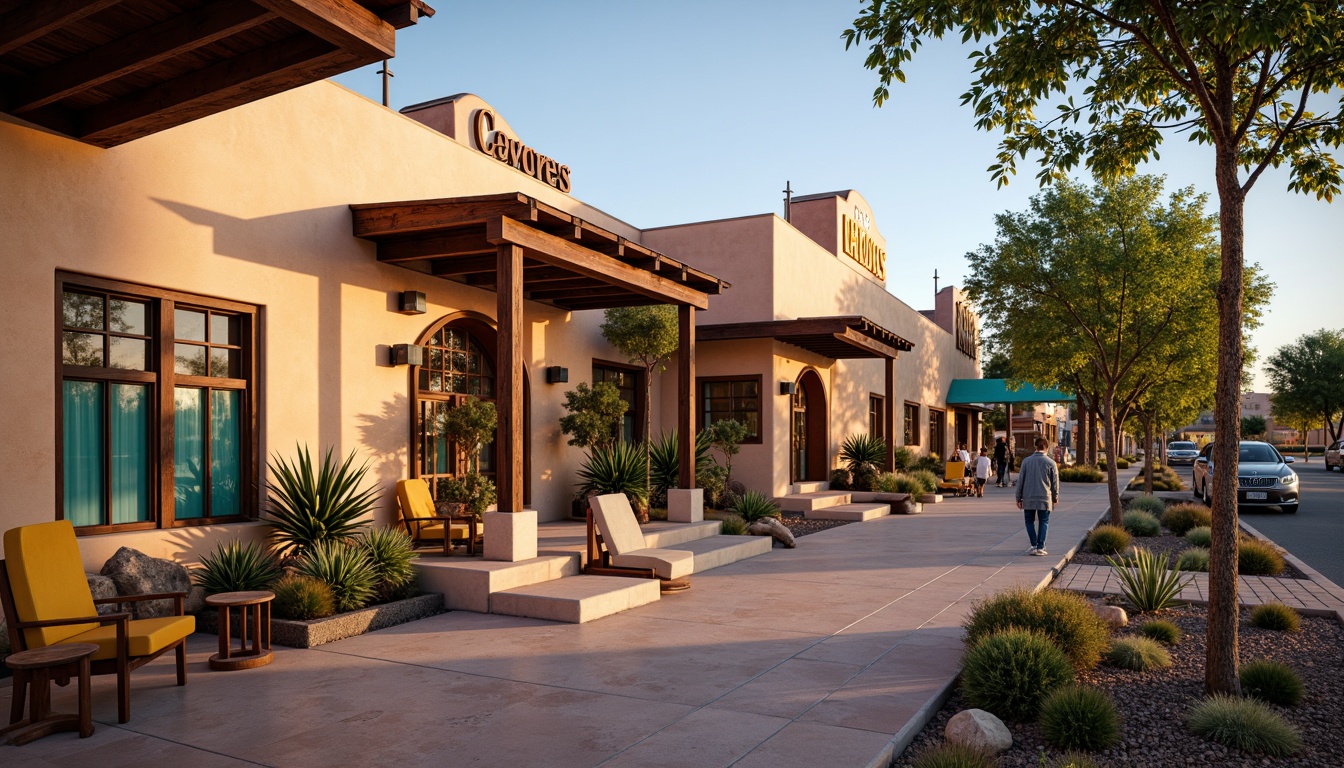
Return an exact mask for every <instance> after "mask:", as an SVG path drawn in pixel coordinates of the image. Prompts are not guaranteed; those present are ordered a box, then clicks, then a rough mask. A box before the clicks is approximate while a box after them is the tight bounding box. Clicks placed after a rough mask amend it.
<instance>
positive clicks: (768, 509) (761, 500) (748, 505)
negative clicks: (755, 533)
mask: <svg viewBox="0 0 1344 768" xmlns="http://www.w3.org/2000/svg"><path fill="white" fill-rule="evenodd" d="M733 512H734V513H735V514H737V515H738V517H741V518H742V519H743V520H746V521H747V523H748V524H750V523H754V522H756V521H757V520H760V519H761V518H763V517H779V516H780V512H779V507H778V506H776V505H775V502H773V501H771V500H770V497H769V496H766V495H765V494H764V493H761V492H760V491H747V492H746V493H744V494H743V495H742V498H741V500H739V501H738V502H737V506H736V507H734V508H733Z"/></svg>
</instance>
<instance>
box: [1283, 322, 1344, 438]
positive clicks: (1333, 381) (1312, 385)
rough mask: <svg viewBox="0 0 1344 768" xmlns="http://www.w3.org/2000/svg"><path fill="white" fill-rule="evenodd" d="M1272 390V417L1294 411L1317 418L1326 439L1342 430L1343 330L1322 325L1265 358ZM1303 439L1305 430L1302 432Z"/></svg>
mask: <svg viewBox="0 0 1344 768" xmlns="http://www.w3.org/2000/svg"><path fill="white" fill-rule="evenodd" d="M1265 372H1266V373H1267V374H1268V375H1269V386H1270V388H1271V389H1272V390H1273V391H1274V394H1273V398H1272V399H1273V404H1274V415H1275V418H1283V417H1285V416H1287V415H1288V414H1296V415H1298V417H1299V419H1300V420H1301V421H1303V422H1305V421H1307V419H1306V418H1305V417H1306V416H1307V415H1310V416H1311V417H1312V418H1311V421H1313V422H1314V421H1315V420H1316V419H1321V420H1322V421H1323V423H1324V425H1325V429H1326V430H1327V431H1328V432H1329V433H1330V439H1329V441H1328V442H1332V443H1333V442H1334V441H1336V440H1338V439H1339V435H1340V432H1341V430H1344V331H1332V330H1329V329H1326V328H1322V329H1321V330H1319V331H1316V332H1315V333H1309V334H1307V335H1305V336H1303V337H1301V338H1299V339H1298V340H1297V341H1295V342H1293V343H1292V344H1288V345H1286V346H1283V347H1280V348H1279V351H1277V352H1275V353H1274V354H1273V355H1271V356H1270V358H1269V360H1267V361H1266V362H1265ZM1302 437H1303V441H1305V440H1306V434H1305V432H1304V433H1303V435H1302Z"/></svg>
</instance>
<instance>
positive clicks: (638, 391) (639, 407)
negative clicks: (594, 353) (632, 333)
mask: <svg viewBox="0 0 1344 768" xmlns="http://www.w3.org/2000/svg"><path fill="white" fill-rule="evenodd" d="M590 368H613V369H615V370H619V371H629V372H630V373H633V374H634V375H635V405H634V408H635V435H636V436H637V438H638V439H643V435H644V411H645V403H644V398H645V383H644V377H645V376H646V375H648V371H647V370H646V369H645V368H644V366H642V365H631V364H630V363H618V362H616V361H615V360H602V359H600V358H596V357H595V358H593V364H592V365H591V366H590ZM592 373H593V372H592V371H590V372H589V376H590V379H589V385H590V386H597V377H596V376H593V375H592Z"/></svg>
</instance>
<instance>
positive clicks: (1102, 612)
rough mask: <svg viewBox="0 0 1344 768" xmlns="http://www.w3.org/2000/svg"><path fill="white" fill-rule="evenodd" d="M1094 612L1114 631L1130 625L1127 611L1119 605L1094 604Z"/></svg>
mask: <svg viewBox="0 0 1344 768" xmlns="http://www.w3.org/2000/svg"><path fill="white" fill-rule="evenodd" d="M1092 611H1093V612H1094V613H1096V614H1097V615H1098V616H1100V617H1101V620H1102V621H1104V622H1106V624H1107V625H1109V626H1110V627H1111V628H1112V629H1116V628H1119V627H1123V626H1125V625H1126V624H1128V623H1129V614H1127V613H1125V609H1124V608H1121V607H1120V606H1118V605H1098V604H1097V603H1093V604H1092Z"/></svg>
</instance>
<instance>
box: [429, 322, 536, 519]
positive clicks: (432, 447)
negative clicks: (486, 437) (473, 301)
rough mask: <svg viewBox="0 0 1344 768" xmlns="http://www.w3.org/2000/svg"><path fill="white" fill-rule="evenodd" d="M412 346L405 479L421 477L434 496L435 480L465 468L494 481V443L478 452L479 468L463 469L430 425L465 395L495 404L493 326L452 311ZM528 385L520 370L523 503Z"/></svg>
mask: <svg viewBox="0 0 1344 768" xmlns="http://www.w3.org/2000/svg"><path fill="white" fill-rule="evenodd" d="M416 344H418V345H420V346H423V347H424V348H425V362H424V364H423V365H418V366H413V367H412V368H411V395H412V397H411V409H412V410H411V477H419V478H424V479H425V480H427V481H428V482H429V484H430V490H431V492H435V493H437V489H436V486H437V483H438V480H439V479H440V478H447V477H455V476H457V475H459V474H461V473H463V472H467V471H469V470H470V469H475V470H476V471H478V472H480V473H481V474H482V475H485V476H486V477H488V478H490V480H491V481H492V482H496V481H495V445H494V441H491V442H490V444H488V445H486V446H485V447H484V449H483V450H482V451H481V455H480V461H479V466H477V467H468V466H467V462H468V459H467V455H466V452H465V451H462V450H460V449H459V448H458V446H457V445H455V444H453V443H452V441H450V440H448V439H447V438H446V437H444V436H442V435H439V434H437V430H435V428H434V424H435V422H436V421H437V419H438V418H439V416H441V415H442V414H443V413H444V412H445V411H447V410H450V409H452V408H454V407H456V406H457V405H458V404H460V403H461V402H462V401H463V400H465V399H467V398H468V397H475V398H478V399H480V400H487V401H490V402H493V401H494V400H495V370H496V362H497V361H496V359H495V357H496V331H495V323H494V321H493V320H491V319H490V318H488V317H486V316H485V315H481V314H478V313H475V312H456V313H453V314H451V315H446V316H444V317H441V318H439V319H438V320H437V321H435V322H434V324H433V325H431V326H429V328H427V329H426V330H425V332H424V333H422V334H420V338H419V339H417V340H416ZM530 392H531V387H530V386H529V382H528V378H527V370H526V367H524V370H523V500H524V501H525V502H526V501H530V499H531V495H532V494H531V490H532V483H531V464H532V456H531V453H532V452H531V439H530V438H531V423H532V420H531V410H532V400H531V395H530Z"/></svg>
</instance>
